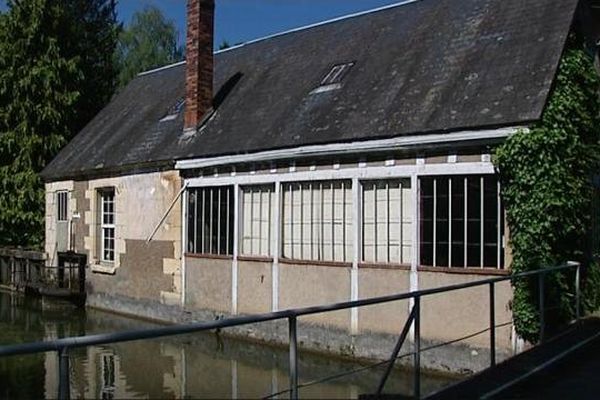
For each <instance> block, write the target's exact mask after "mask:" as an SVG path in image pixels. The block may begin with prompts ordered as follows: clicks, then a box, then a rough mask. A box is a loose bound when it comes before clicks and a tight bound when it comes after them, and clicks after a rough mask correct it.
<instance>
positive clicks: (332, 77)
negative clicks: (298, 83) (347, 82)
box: [311, 62, 354, 94]
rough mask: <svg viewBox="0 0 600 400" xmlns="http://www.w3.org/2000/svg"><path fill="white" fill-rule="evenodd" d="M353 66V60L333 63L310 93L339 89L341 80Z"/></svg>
mask: <svg viewBox="0 0 600 400" xmlns="http://www.w3.org/2000/svg"><path fill="white" fill-rule="evenodd" d="M353 66H354V62H349V63H345V64H337V65H334V66H333V67H332V68H331V70H330V71H329V73H327V75H325V77H324V78H323V80H322V81H321V84H320V85H319V87H317V88H316V89H315V90H313V91H312V92H311V94H317V93H323V92H329V91H331V90H336V89H340V88H341V87H342V81H343V80H344V78H345V77H346V76H347V75H348V73H349V72H350V69H351V68H352V67H353Z"/></svg>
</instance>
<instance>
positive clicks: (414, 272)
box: [407, 173, 421, 342]
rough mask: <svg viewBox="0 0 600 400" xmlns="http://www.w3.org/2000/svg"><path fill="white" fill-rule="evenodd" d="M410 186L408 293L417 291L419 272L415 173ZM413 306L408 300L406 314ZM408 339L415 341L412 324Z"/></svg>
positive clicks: (413, 301) (412, 301)
mask: <svg viewBox="0 0 600 400" xmlns="http://www.w3.org/2000/svg"><path fill="white" fill-rule="evenodd" d="M410 186H411V193H412V204H413V212H412V221H411V222H412V243H411V246H412V248H411V253H412V260H411V263H410V274H409V285H410V291H411V292H416V291H417V290H419V271H418V266H419V258H420V256H421V255H420V252H421V249H420V247H419V244H420V240H419V234H420V233H419V229H420V228H419V218H420V204H419V202H420V198H421V196H420V195H419V190H420V187H419V178H418V176H417V174H416V173H414V174H412V175H411V177H410ZM414 305H415V300H414V298H412V297H411V298H410V299H409V300H408V310H407V312H408V313H410V312H411V310H412V308H413V307H414ZM409 337H410V339H411V340H412V341H413V342H414V340H415V325H414V323H413V324H411V325H410V330H409Z"/></svg>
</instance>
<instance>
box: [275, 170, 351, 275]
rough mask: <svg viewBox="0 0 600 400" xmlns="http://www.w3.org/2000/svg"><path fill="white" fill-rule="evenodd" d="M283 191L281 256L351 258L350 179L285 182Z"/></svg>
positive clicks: (340, 260)
mask: <svg viewBox="0 0 600 400" xmlns="http://www.w3.org/2000/svg"><path fill="white" fill-rule="evenodd" d="M281 192H282V202H281V204H282V207H281V213H282V217H281V224H280V225H281V232H282V235H281V254H282V258H284V259H288V260H302V261H316V262H343V263H348V262H352V259H353V250H352V249H353V240H352V224H353V222H352V221H353V202H352V181H351V180H343V179H340V180H323V181H302V182H284V183H282V186H281Z"/></svg>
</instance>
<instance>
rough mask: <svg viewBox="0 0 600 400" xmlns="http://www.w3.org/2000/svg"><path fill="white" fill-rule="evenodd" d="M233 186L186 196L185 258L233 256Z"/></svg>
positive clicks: (213, 187)
mask: <svg viewBox="0 0 600 400" xmlns="http://www.w3.org/2000/svg"><path fill="white" fill-rule="evenodd" d="M234 197H235V196H234V186H233V185H228V186H209V187H199V188H192V189H189V192H188V229H187V231H188V238H187V239H188V243H187V252H188V254H205V255H220V256H232V255H233V247H234V218H235V215H234V212H235V211H234V209H235V204H234V203H235V199H234Z"/></svg>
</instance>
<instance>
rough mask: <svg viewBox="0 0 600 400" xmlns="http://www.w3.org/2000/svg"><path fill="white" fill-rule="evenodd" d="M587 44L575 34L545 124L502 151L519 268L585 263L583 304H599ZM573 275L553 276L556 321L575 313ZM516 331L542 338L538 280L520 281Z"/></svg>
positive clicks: (595, 139) (596, 104) (598, 129)
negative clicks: (595, 254)
mask: <svg viewBox="0 0 600 400" xmlns="http://www.w3.org/2000/svg"><path fill="white" fill-rule="evenodd" d="M581 43H582V42H581V41H580V40H579V39H578V38H577V37H576V36H575V35H571V36H570V38H569V42H568V44H567V48H566V51H565V53H564V54H563V57H562V59H561V63H560V66H559V71H558V75H557V80H556V83H555V87H554V89H553V92H552V94H551V97H550V101H549V104H548V105H547V107H546V110H545V111H544V114H543V116H542V119H541V121H539V122H538V123H537V124H535V125H534V126H533V127H532V128H531V129H529V130H522V131H520V132H518V133H517V134H515V135H513V136H512V137H510V138H509V139H508V140H506V141H505V142H504V143H503V144H502V145H501V146H500V147H499V148H498V149H497V150H496V154H495V162H496V166H497V168H498V170H499V173H500V179H501V183H502V196H503V201H504V204H505V210H506V219H507V223H508V227H509V232H510V245H511V250H512V265H511V268H512V272H513V273H519V272H524V271H529V270H535V269H539V268H543V267H548V266H553V265H558V264H560V263H563V262H565V261H567V260H574V261H579V262H581V263H582V265H584V269H583V274H582V275H583V277H584V286H583V291H584V296H583V297H584V302H583V304H582V306H583V307H584V308H585V309H587V310H590V309H594V308H596V307H597V306H598V305H600V304H599V303H600V295H599V293H600V268H599V267H598V264H597V263H596V262H594V261H593V260H594V257H593V256H594V252H596V251H598V250H599V247H598V243H594V242H593V240H590V237H594V236H595V237H596V238H597V237H598V235H597V234H596V235H594V234H593V233H594V231H595V230H597V228H596V229H594V225H595V224H593V223H592V222H593V220H595V219H596V218H594V217H595V216H594V213H597V212H598V209H596V211H594V207H593V205H594V204H595V203H594V187H593V181H594V176H595V175H599V174H600V169H599V168H598V167H599V166H600V162H599V161H600V101H599V97H598V89H599V87H600V79H599V78H598V75H597V73H596V71H595V69H594V66H593V61H592V59H591V57H590V56H589V55H588V54H587V53H586V52H585V50H583V46H582V45H581ZM572 277H573V275H572V274H571V275H569V276H566V275H565V274H564V273H560V274H558V273H556V274H554V273H553V274H550V275H548V276H547V279H546V282H545V287H546V291H545V294H546V298H547V299H551V301H552V306H553V309H552V311H551V312H548V313H547V314H546V319H547V320H549V322H550V323H551V324H554V325H557V324H561V323H563V322H565V321H567V320H569V319H570V318H571V317H572V316H573V314H574V312H575V302H574V298H573V297H574V279H572ZM513 286H514V297H513V302H512V311H513V315H514V321H515V328H516V331H517V333H518V334H519V335H520V336H521V337H523V338H524V339H526V340H528V341H532V342H534V341H537V340H538V337H539V329H540V324H539V321H540V315H539V311H538V310H539V308H538V284H537V279H535V280H531V281H525V280H521V281H518V282H515V283H513Z"/></svg>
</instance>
